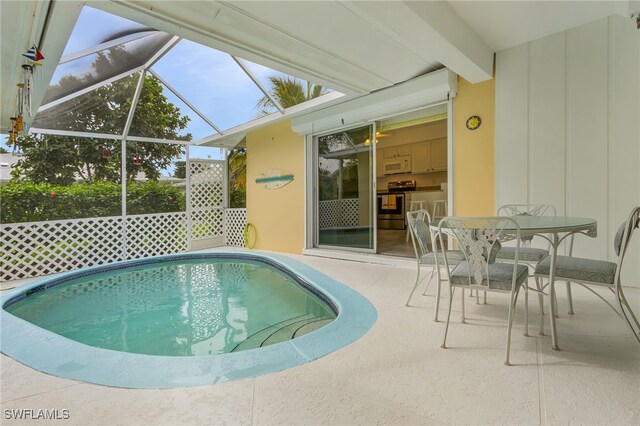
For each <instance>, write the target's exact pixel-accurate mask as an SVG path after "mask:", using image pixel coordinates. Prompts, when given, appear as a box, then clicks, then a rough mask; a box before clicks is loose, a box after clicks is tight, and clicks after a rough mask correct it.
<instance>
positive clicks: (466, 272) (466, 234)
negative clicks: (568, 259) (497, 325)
mask: <svg viewBox="0 0 640 426" xmlns="http://www.w3.org/2000/svg"><path fill="white" fill-rule="evenodd" d="M505 228H508V229H510V230H509V233H508V234H507V233H505V232H504V229H505ZM513 230H515V237H516V247H515V252H514V258H513V262H511V263H506V262H496V261H495V260H496V259H495V256H496V254H497V252H498V251H499V250H500V248H501V243H500V241H507V240H511V239H512V238H513V237H514V232H513ZM444 232H446V233H447V234H449V235H453V237H454V238H455V239H456V240H457V241H458V244H459V246H460V249H461V251H462V253H463V255H464V260H462V261H460V262H458V263H457V265H455V266H453V265H452V264H451V263H450V259H449V255H448V253H447V252H444V253H445V254H444V260H445V267H446V271H447V275H448V278H449V286H450V290H449V311H448V313H447V324H446V326H445V330H444V337H443V339H442V348H446V343H447V333H448V331H449V322H450V319H451V305H452V304H453V293H454V289H455V287H460V288H461V289H463V290H462V293H463V295H464V289H466V288H468V289H472V290H477V291H488V292H498V293H508V294H509V295H510V303H509V316H508V328H507V350H506V357H505V364H506V365H510V364H509V353H510V350H511V328H512V325H513V317H514V312H515V308H516V302H517V300H518V293H519V292H520V289H521V288H524V291H525V294H526V293H527V290H528V287H527V279H528V277H529V273H528V268H527V266H526V265H521V264H519V263H518V262H519V255H520V242H521V239H520V228H519V226H518V224H517V223H516V221H514V220H513V219H511V218H509V217H445V218H444V219H442V221H440V226H439V238H440V240H441V243H442V234H443V233H444ZM461 304H462V306H461V308H462V322H463V323H464V322H465V311H464V296H463V297H462V299H461ZM524 309H525V311H524V312H525V335H528V327H529V311H528V306H527V304H526V303H525V307H524Z"/></svg>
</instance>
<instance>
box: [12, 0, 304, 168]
mask: <svg viewBox="0 0 640 426" xmlns="http://www.w3.org/2000/svg"><path fill="white" fill-rule="evenodd" d="M143 28H145V27H144V26H143V25H141V24H138V23H136V22H133V21H129V20H127V19H124V18H121V17H119V16H115V15H111V14H109V13H106V12H103V11H101V10H98V9H94V8H91V7H88V6H85V7H84V8H83V10H82V12H81V13H80V17H79V18H78V21H77V22H76V25H75V27H74V29H73V31H72V33H71V36H70V38H69V40H68V42H67V45H66V47H65V49H64V52H63V56H64V55H68V54H72V53H75V52H78V51H81V50H84V49H87V48H90V47H93V46H96V45H97V44H99V43H102V42H104V41H105V40H108V39H109V38H110V37H111V36H113V35H114V34H118V33H120V32H122V31H129V30H134V29H143ZM153 37H154V36H143V37H141V38H138V39H137V40H135V41H132V42H129V43H127V44H126V46H127V50H129V51H131V52H140V51H142V50H144V46H145V44H146V43H148V42H149V41H152V39H153ZM136 49H138V50H136ZM95 57H96V55H95V54H94V55H89V56H86V57H83V58H80V59H77V60H74V61H71V62H67V63H65V64H62V65H59V66H58V68H57V69H56V72H55V73H54V76H53V79H52V81H51V84H52V85H54V84H57V82H58V81H59V80H60V78H61V77H62V76H64V75H69V74H71V75H84V74H86V73H87V72H89V70H90V69H91V64H92V62H93V60H94V59H95ZM243 62H244V63H245V65H246V66H247V67H248V68H249V69H250V71H251V73H252V74H253V75H254V76H255V78H256V79H258V80H259V81H260V82H261V83H262V84H263V85H264V86H265V87H266V88H267V90H268V89H269V88H270V87H271V85H270V82H269V77H270V76H274V75H275V76H280V77H282V76H285V77H286V76H287V75H286V74H283V73H282V72H279V71H275V70H272V69H270V68H267V67H265V66H262V65H259V64H256V63H253V62H250V61H246V60H243ZM151 70H152V71H153V72H154V73H156V74H157V75H158V76H159V77H161V78H162V79H164V80H165V81H166V82H167V83H168V84H169V85H170V86H171V87H172V88H173V89H174V90H176V91H177V92H178V93H180V95H181V96H182V97H183V98H185V99H186V100H187V101H188V102H189V103H191V104H192V105H193V106H194V107H195V108H196V109H197V110H198V111H199V112H200V113H201V114H203V115H204V116H205V117H207V118H208V119H209V120H210V121H211V122H212V123H213V124H215V125H216V126H217V127H218V128H219V129H221V130H222V131H225V130H227V129H230V128H232V127H235V126H237V125H240V124H243V123H247V122H249V121H251V120H253V119H256V118H258V117H259V111H258V109H257V108H256V104H257V102H258V101H259V100H260V99H261V98H262V97H263V93H262V91H260V89H259V88H258V87H257V86H256V85H255V84H254V83H253V81H252V80H251V79H250V77H249V76H248V75H247V74H246V73H245V72H244V71H243V70H242V69H241V68H240V66H239V65H238V64H237V63H236V62H235V61H234V60H233V59H232V58H231V56H230V55H228V54H226V53H223V52H220V51H217V50H215V49H212V48H209V47H206V46H203V45H200V44H197V43H194V42H191V41H189V40H181V41H180V42H179V43H178V44H177V45H176V46H174V47H173V48H172V49H171V50H170V51H169V52H168V53H167V54H166V55H165V56H164V57H162V59H160V61H158V62H157V63H156V64H155V65H154V66H153V67H152V68H151ZM299 80H300V81H301V82H302V83H303V84H306V81H304V80H302V79H299ZM163 86H164V85H163ZM163 92H164V95H165V96H166V97H167V99H168V100H169V102H171V103H173V104H174V105H176V106H177V107H178V108H180V111H181V113H182V114H183V115H187V116H188V117H189V118H190V122H189V124H188V125H187V128H186V129H184V130H182V132H184V133H186V132H189V133H191V134H192V135H193V140H194V141H198V140H200V139H202V138H204V137H207V136H210V135H213V134H215V133H216V131H215V129H213V128H212V127H211V126H210V125H209V124H208V123H207V122H206V121H205V120H203V119H202V118H201V117H200V116H199V115H198V114H197V113H195V112H194V111H193V110H192V109H191V108H190V107H189V106H187V105H186V104H185V103H184V102H183V101H181V100H180V99H179V98H178V97H177V96H176V95H175V94H173V93H172V92H171V91H170V90H169V89H168V88H166V87H164V91H163ZM134 120H135V116H134ZM134 136H145V135H134ZM3 139H4V138H3ZM3 146H5V147H6V141H5V140H3ZM191 157H193V158H213V159H221V158H222V151H221V150H219V149H217V148H208V147H191Z"/></svg>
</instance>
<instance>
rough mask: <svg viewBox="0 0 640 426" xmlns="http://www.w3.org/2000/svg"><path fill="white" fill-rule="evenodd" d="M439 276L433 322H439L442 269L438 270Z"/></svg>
mask: <svg viewBox="0 0 640 426" xmlns="http://www.w3.org/2000/svg"><path fill="white" fill-rule="evenodd" d="M436 273H437V274H438V288H437V290H436V309H435V310H434V313H433V322H438V312H439V311H440V289H441V288H442V280H441V279H440V278H441V277H440V268H438V269H437V271H436Z"/></svg>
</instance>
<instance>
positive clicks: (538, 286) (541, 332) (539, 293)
mask: <svg viewBox="0 0 640 426" xmlns="http://www.w3.org/2000/svg"><path fill="white" fill-rule="evenodd" d="M535 280H536V288H537V289H538V305H540V331H539V332H538V334H539V335H540V336H544V295H543V294H542V287H541V286H540V278H538V277H535Z"/></svg>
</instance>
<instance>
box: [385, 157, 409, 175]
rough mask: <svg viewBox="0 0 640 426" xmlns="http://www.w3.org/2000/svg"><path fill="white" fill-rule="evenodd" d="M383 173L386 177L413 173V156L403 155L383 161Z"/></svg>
mask: <svg viewBox="0 0 640 426" xmlns="http://www.w3.org/2000/svg"><path fill="white" fill-rule="evenodd" d="M382 171H383V173H384V174H385V175H396V174H399V173H411V156H410V155H401V156H399V157H393V158H386V159H384V160H382Z"/></svg>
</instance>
